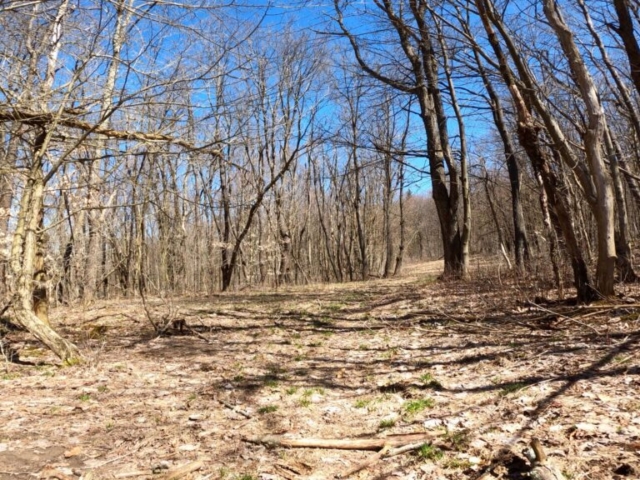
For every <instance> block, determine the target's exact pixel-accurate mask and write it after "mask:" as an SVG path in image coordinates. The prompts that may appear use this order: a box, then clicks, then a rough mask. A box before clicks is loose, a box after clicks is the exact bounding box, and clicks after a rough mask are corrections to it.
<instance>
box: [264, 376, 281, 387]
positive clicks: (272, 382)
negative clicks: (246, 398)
mask: <svg viewBox="0 0 640 480" xmlns="http://www.w3.org/2000/svg"><path fill="white" fill-rule="evenodd" d="M264 386H265V387H269V388H276V387H277V386H278V380H277V379H275V378H273V377H267V378H266V379H265V381H264Z"/></svg>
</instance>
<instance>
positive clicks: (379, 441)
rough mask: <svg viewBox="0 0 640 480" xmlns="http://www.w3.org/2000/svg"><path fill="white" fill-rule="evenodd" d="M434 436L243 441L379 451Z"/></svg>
mask: <svg viewBox="0 0 640 480" xmlns="http://www.w3.org/2000/svg"><path fill="white" fill-rule="evenodd" d="M433 437H434V434H429V433H408V434H405V435H390V436H388V437H383V438H289V437H283V436H281V435H266V436H264V437H245V438H244V441H245V442H249V443H255V444H258V445H266V446H268V447H286V448H335V449H338V450H379V449H381V448H383V447H385V446H388V447H400V446H404V445H407V444H409V443H416V442H420V441H423V440H424V441H425V442H427V441H429V440H431V439H432V438H433Z"/></svg>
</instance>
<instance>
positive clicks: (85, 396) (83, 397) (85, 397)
mask: <svg viewBox="0 0 640 480" xmlns="http://www.w3.org/2000/svg"><path fill="white" fill-rule="evenodd" d="M78 400H80V401H81V402H88V401H89V400H91V395H90V394H88V393H82V394H80V395H78Z"/></svg>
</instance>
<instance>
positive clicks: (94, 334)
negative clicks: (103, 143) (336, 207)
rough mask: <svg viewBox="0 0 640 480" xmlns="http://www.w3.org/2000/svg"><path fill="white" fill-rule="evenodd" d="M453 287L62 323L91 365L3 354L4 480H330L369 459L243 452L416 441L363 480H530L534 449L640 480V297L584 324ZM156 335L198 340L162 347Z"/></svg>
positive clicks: (100, 314) (293, 292) (428, 269)
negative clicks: (178, 325) (169, 323)
mask: <svg viewBox="0 0 640 480" xmlns="http://www.w3.org/2000/svg"><path fill="white" fill-rule="evenodd" d="M441 268H442V265H441V263H438V262H433V263H429V264H420V265H414V266H408V267H407V268H406V273H405V274H404V275H403V276H402V277H401V278H397V279H392V280H373V281H369V282H359V283H350V284H341V285H313V286H306V287H295V288H286V289H279V290H278V291H273V290H269V291H267V290H264V291H248V290H247V291H243V292H236V293H230V294H221V295H215V296H214V297H211V298H181V299H174V300H172V301H169V300H166V299H164V300H161V299H154V300H149V304H150V305H151V307H150V308H149V310H148V312H147V311H145V309H144V308H143V305H142V303H141V302H140V301H138V300H135V301H131V300H123V301H114V302H103V303H98V304H95V305H92V306H90V307H87V308H84V309H83V308H72V309H70V308H58V309H55V310H53V312H52V319H53V324H54V325H55V326H56V328H58V329H59V331H61V332H62V333H63V334H64V335H66V336H67V337H69V338H71V339H73V340H74V341H76V342H77V343H78V345H79V346H80V347H81V348H82V349H83V352H84V354H85V355H86V358H87V361H86V363H84V364H82V365H76V366H71V367H63V366H61V365H60V364H59V362H58V361H57V360H56V359H55V357H53V356H52V355H51V354H50V353H49V352H48V351H46V350H45V349H43V348H42V347H41V346H40V345H39V344H38V343H36V342H35V341H34V340H33V339H32V338H31V337H29V336H28V335H27V334H25V333H24V332H20V331H11V332H9V333H8V334H7V335H6V340H9V341H10V342H11V343H12V345H13V347H14V348H16V349H18V350H19V363H5V364H4V365H0V368H1V370H0V392H1V393H0V478H2V479H30V478H58V479H60V480H68V479H71V478H74V479H77V478H78V477H81V478H82V479H84V480H89V479H94V480H95V479H120V478H134V479H135V478H139V479H146V478H148V479H163V480H165V479H167V478H173V477H172V474H173V473H174V472H176V470H175V469H177V468H179V467H182V466H185V465H186V470H189V469H190V468H195V467H196V466H197V467H199V469H198V470H197V471H192V472H190V473H183V474H180V473H177V474H176V476H175V478H185V479H189V478H191V479H202V480H204V479H217V478H224V479H228V480H251V479H254V480H255V479H265V480H270V479H281V478H282V479H295V478H316V479H321V478H334V477H335V476H337V475H340V474H344V473H346V472H348V471H349V470H350V469H352V468H353V467H354V466H356V465H358V464H360V463H361V462H364V461H365V460H367V459H370V458H371V456H372V455H373V454H374V452H371V451H358V450H355V451H351V450H336V449H320V448H284V447H273V446H272V447H268V446H265V445H262V444H255V443H250V442H247V441H246V440H247V439H248V438H255V437H258V438H260V437H263V436H264V435H268V434H269V435H282V436H284V438H295V439H309V438H322V439H361V438H373V437H375V438H379V437H387V438H395V437H392V436H393V435H398V434H408V433H421V434H424V435H425V440H424V442H425V445H424V446H422V447H421V448H420V449H418V450H414V451H412V452H408V453H403V454H399V455H396V456H393V457H390V458H381V459H380V460H379V461H377V462H374V463H372V464H371V465H369V466H367V467H366V468H364V469H362V470H361V471H360V472H358V473H356V474H354V475H353V476H352V477H351V478H360V479H365V478H377V479H383V478H394V479H398V480H399V479H421V478H423V479H471V478H477V477H478V476H479V475H480V474H482V473H483V472H487V473H488V475H487V476H486V477H484V479H486V480H489V479H492V478H514V479H516V478H526V477H525V472H526V471H527V470H528V465H527V462H526V461H525V459H524V457H523V456H522V455H521V451H522V449H523V448H525V447H526V446H527V445H528V443H529V442H530V440H531V439H532V438H534V437H537V438H539V439H540V440H541V442H542V444H543V446H544V448H545V450H546V452H547V454H548V455H549V457H550V458H551V460H552V461H553V462H554V463H556V466H557V468H558V469H559V470H561V471H563V474H564V476H565V477H566V478H571V479H610V478H635V479H638V478H640V366H639V365H640V349H639V348H638V345H639V343H640V289H638V287H625V288H624V293H625V295H626V298H625V299H617V300H616V301H608V302H606V303H603V302H601V303H596V304H594V305H591V306H588V307H577V306H572V305H570V304H569V303H567V302H560V301H557V300H555V301H553V300H549V298H551V295H552V294H551V291H549V292H547V291H542V290H539V289H538V290H534V289H531V288H530V287H528V286H527V285H526V284H527V280H526V279H523V278H518V279H513V278H512V279H508V278H502V280H499V276H498V275H496V274H495V272H488V273H486V274H485V273H483V270H482V269H481V268H479V267H478V269H477V271H474V273H473V276H474V278H473V279H472V280H471V281H469V282H439V281H437V280H436V277H437V275H438V274H439V273H440V271H441ZM503 277H504V275H503ZM537 297H547V298H546V299H545V298H537ZM634 299H638V300H637V301H636V300H634ZM149 316H151V318H152V319H153V320H155V321H158V320H160V319H161V318H163V316H164V318H165V319H166V318H175V319H184V320H186V323H187V328H186V329H185V330H184V331H183V332H182V333H180V332H179V331H177V330H175V331H174V330H173V329H171V328H170V329H169V330H168V331H167V332H166V335H163V336H161V337H158V336H157V335H154V334H153V329H152V327H151V324H150V323H149V318H148V317H149ZM193 462H196V463H193Z"/></svg>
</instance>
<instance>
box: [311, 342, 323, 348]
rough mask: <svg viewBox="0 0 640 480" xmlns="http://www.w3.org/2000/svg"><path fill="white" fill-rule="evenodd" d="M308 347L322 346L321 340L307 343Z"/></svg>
mask: <svg viewBox="0 0 640 480" xmlns="http://www.w3.org/2000/svg"><path fill="white" fill-rule="evenodd" d="M309 346H310V347H312V348H315V347H321V346H322V342H312V343H310V344H309Z"/></svg>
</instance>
